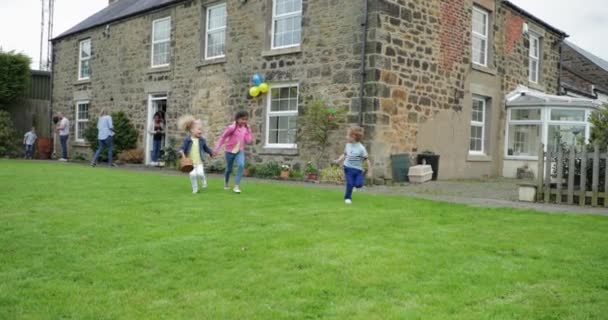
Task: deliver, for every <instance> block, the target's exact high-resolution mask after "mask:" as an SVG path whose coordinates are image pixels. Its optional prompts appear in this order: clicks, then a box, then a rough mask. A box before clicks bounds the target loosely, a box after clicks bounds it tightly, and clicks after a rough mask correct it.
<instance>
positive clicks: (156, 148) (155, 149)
mask: <svg viewBox="0 0 608 320" xmlns="http://www.w3.org/2000/svg"><path fill="white" fill-rule="evenodd" d="M161 141H162V140H152V162H158V158H160V144H161Z"/></svg>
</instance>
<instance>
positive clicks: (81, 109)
mask: <svg viewBox="0 0 608 320" xmlns="http://www.w3.org/2000/svg"><path fill="white" fill-rule="evenodd" d="M77 117H78V120H88V119H89V104H79V105H78V114H77Z"/></svg>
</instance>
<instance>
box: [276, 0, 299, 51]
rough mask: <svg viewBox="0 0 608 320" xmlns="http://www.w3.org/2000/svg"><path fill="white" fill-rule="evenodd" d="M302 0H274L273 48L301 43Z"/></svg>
mask: <svg viewBox="0 0 608 320" xmlns="http://www.w3.org/2000/svg"><path fill="white" fill-rule="evenodd" d="M301 32H302V0H273V6H272V49H281V48H289V47H295V46H298V45H300V37H301Z"/></svg>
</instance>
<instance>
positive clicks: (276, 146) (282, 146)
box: [264, 83, 300, 149]
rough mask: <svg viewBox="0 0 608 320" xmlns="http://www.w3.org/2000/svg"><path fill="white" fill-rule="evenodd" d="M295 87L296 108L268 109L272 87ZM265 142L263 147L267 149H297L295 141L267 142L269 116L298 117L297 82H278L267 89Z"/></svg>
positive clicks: (268, 138) (298, 96) (298, 97)
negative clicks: (286, 109) (287, 109)
mask: <svg viewBox="0 0 608 320" xmlns="http://www.w3.org/2000/svg"><path fill="white" fill-rule="evenodd" d="M292 87H296V89H297V90H298V95H297V96H296V101H297V102H298V108H297V109H296V110H290V111H270V110H271V108H272V89H281V88H292ZM266 100H267V102H266V143H265V145H264V148H267V149H297V148H298V144H297V143H293V144H290V143H269V141H270V117H271V116H296V117H298V114H299V110H300V101H299V100H300V86H299V84H298V83H280V84H272V85H271V86H270V89H269V90H268V93H267V96H266Z"/></svg>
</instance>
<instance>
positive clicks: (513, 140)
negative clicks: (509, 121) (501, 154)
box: [507, 124, 541, 156]
mask: <svg viewBox="0 0 608 320" xmlns="http://www.w3.org/2000/svg"><path fill="white" fill-rule="evenodd" d="M540 128H541V126H540V125H537V124H530V125H528V124H523V125H521V124H517V125H510V126H509V137H508V139H509V140H508V147H507V148H508V150H507V154H508V155H509V156H537V155H538V147H539V145H540V142H541V141H540Z"/></svg>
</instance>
